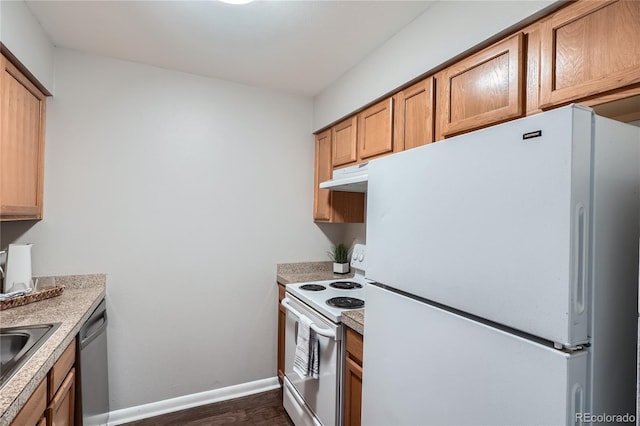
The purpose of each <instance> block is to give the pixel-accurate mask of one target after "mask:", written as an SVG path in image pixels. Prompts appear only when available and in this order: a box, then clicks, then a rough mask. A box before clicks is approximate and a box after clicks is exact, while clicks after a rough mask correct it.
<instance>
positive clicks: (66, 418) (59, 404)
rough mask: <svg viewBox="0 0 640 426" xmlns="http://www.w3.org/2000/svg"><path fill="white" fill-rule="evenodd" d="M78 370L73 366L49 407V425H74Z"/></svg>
mask: <svg viewBox="0 0 640 426" xmlns="http://www.w3.org/2000/svg"><path fill="white" fill-rule="evenodd" d="M75 380H76V370H75V368H72V369H71V371H69V374H67V376H66V378H65V379H64V382H62V386H60V389H58V392H56V394H55V395H54V397H53V399H52V400H51V403H50V404H49V407H48V408H47V411H48V412H47V418H48V419H49V426H72V425H73V424H74V423H73V422H74V412H75V395H76V392H75V389H76V386H75Z"/></svg>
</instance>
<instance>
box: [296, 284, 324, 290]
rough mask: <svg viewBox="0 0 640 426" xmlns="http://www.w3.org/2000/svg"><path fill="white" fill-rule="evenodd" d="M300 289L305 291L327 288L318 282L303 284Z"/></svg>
mask: <svg viewBox="0 0 640 426" xmlns="http://www.w3.org/2000/svg"><path fill="white" fill-rule="evenodd" d="M300 289H301V290H306V291H322V290H326V289H327V288H326V287H325V286H323V285H320V284H305V285H303V286H300Z"/></svg>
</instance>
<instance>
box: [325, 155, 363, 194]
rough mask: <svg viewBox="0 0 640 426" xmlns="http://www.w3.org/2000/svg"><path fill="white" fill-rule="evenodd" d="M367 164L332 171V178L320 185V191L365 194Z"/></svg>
mask: <svg viewBox="0 0 640 426" xmlns="http://www.w3.org/2000/svg"><path fill="white" fill-rule="evenodd" d="M368 166H369V162H366V163H360V164H356V165H355V166H349V167H344V168H342V169H337V170H334V171H333V178H332V179H331V180H328V181H326V182H322V183H320V189H331V190H334V191H344V192H367V181H368V180H369V167H368Z"/></svg>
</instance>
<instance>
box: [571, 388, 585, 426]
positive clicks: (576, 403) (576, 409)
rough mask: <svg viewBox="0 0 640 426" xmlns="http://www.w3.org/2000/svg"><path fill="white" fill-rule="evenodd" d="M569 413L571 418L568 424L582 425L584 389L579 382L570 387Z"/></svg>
mask: <svg viewBox="0 0 640 426" xmlns="http://www.w3.org/2000/svg"><path fill="white" fill-rule="evenodd" d="M571 406H572V407H571V415H572V416H573V419H570V421H569V424H572V425H574V426H582V425H583V424H584V416H585V409H584V390H583V389H582V386H580V384H579V383H576V384H575V385H573V388H572V389H571Z"/></svg>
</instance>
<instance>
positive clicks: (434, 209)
mask: <svg viewBox="0 0 640 426" xmlns="http://www.w3.org/2000/svg"><path fill="white" fill-rule="evenodd" d="M639 147H640V128H637V127H633V126H630V125H625V124H622V123H618V122H615V121H612V120H609V119H606V118H602V117H599V116H596V115H595V114H594V113H593V111H592V110H591V109H589V108H585V107H581V106H576V105H571V106H568V107H563V108H559V109H556V110H553V111H549V112H545V113H542V114H539V115H535V116H531V117H527V118H523V119H520V120H516V121H511V122H508V123H504V124H501V125H497V126H493V127H491V128H487V129H483V130H479V131H475V132H472V133H468V134H465V135H461V136H458V137H455V138H451V139H447V140H445V141H441V142H437V143H434V144H431V145H427V146H424V147H420V148H416V149H412V150H408V151H405V152H401V153H397V154H394V155H391V156H388V157H384V158H381V159H377V160H374V161H371V162H370V163H369V189H368V195H367V257H368V259H367V262H368V265H369V267H368V269H367V275H368V276H367V278H370V279H372V280H374V281H375V283H374V284H373V285H369V286H368V287H367V306H366V310H365V321H366V324H365V334H364V360H363V402H362V403H363V407H362V423H363V424H364V425H394V426H401V425H565V424H566V425H574V424H595V423H601V424H611V423H612V422H613V421H616V420H621V421H622V420H623V417H622V416H625V415H626V416H627V417H625V418H624V419H626V421H634V422H635V418H633V417H631V418H630V417H629V416H634V415H635V395H636V390H635V387H636V373H635V370H636V342H637V312H638V310H637V303H638V302H637V301H638V219H639V214H638V213H639V211H638V204H639V203H638V199H639V194H638V186H639V185H638V180H639V171H638V165H639V162H638V158H639ZM613 416H620V417H613Z"/></svg>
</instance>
